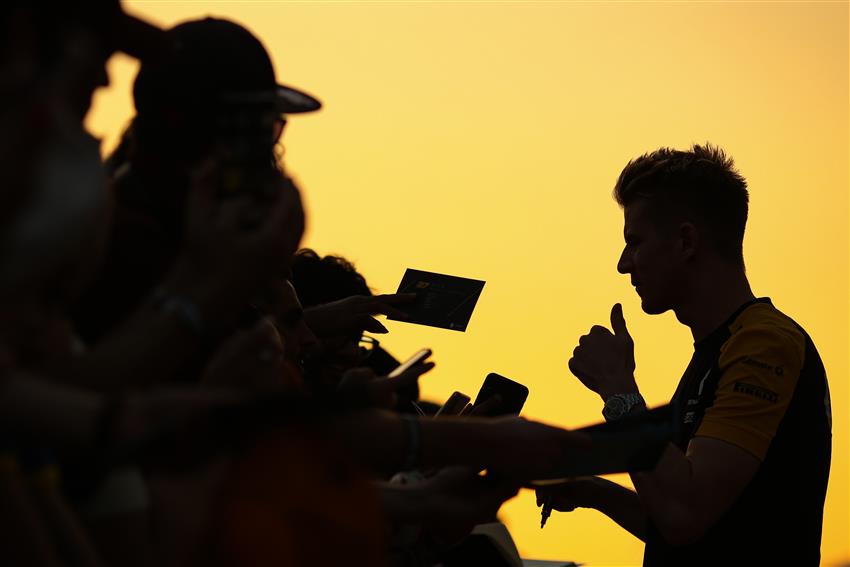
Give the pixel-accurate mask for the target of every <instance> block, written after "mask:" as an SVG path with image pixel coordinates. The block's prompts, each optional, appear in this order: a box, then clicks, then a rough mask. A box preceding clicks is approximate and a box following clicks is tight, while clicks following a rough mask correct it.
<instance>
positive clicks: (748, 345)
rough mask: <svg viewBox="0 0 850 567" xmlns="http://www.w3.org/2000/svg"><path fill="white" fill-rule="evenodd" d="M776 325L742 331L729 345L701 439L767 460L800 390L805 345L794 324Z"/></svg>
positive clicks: (742, 329) (704, 418) (697, 433)
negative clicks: (792, 402)
mask: <svg viewBox="0 0 850 567" xmlns="http://www.w3.org/2000/svg"><path fill="white" fill-rule="evenodd" d="M771 323H774V322H771ZM777 323H778V324H760V325H755V326H750V327H743V328H741V329H739V330H738V331H736V332H735V333H734V334H733V335H732V336H731V337H730V339H729V340H728V341H727V342H726V344H725V345H724V347H723V348H722V349H721V351H720V358H719V361H718V363H719V366H720V372H721V375H720V380H719V382H718V386H717V390H716V394H715V399H714V403H713V405H712V406H711V407H709V408H708V409H707V410H706V412H705V416H704V417H703V421H702V423H701V424H700V427H699V429H698V430H697V432H696V436H698V437H711V438H714V439H720V440H722V441H726V442H727V443H731V444H733V445H735V446H737V447H740V448H742V449H744V450H745V451H747V452H749V453H751V454H753V455H754V456H755V457H757V458H758V459H759V460H764V457H765V455H766V454H767V450H768V448H769V447H770V443H771V441H772V440H773V437H774V436H775V435H776V431H777V429H778V428H779V424H780V423H781V421H782V418H783V417H784V416H785V412H786V411H787V409H788V406H789V404H790V403H791V398H792V397H793V395H794V390H795V389H796V387H797V382H798V381H799V378H800V371H801V369H802V367H803V358H804V356H805V346H806V345H805V337H804V335H803V334H802V333H801V332H800V331H799V330H798V329H796V328H795V327H793V325H791V324H787V325H785V324H783V323H784V322H781V323H779V322H777Z"/></svg>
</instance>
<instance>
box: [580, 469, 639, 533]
mask: <svg viewBox="0 0 850 567" xmlns="http://www.w3.org/2000/svg"><path fill="white" fill-rule="evenodd" d="M592 481H593V483H594V484H595V487H594V489H593V493H594V498H593V500H594V502H593V506H592V508H594V509H596V510H598V511H600V512H602V513H603V514H605V515H606V516H608V517H609V518H611V519H612V520H614V521H615V522H616V523H617V524H618V525H619V526H620V527H621V528H623V529H624V530H626V531H628V532H629V533H630V534H632V535H633V536H635V537H636V538H638V539H640V540H641V541H646V529H647V516H646V511H645V510H644V508H643V506H642V505H641V501H640V497H639V496H638V495H637V493H636V492H634V491H633V490H629V489H628V488H626V487H624V486H620V485H619V484H617V483H615V482H611V481H610V480H606V479H604V478H593V480H592Z"/></svg>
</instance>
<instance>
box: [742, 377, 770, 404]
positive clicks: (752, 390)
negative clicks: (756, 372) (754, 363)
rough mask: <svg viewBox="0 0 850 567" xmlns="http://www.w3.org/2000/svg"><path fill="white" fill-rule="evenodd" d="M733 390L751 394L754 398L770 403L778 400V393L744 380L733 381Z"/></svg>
mask: <svg viewBox="0 0 850 567" xmlns="http://www.w3.org/2000/svg"><path fill="white" fill-rule="evenodd" d="M735 391H736V392H741V393H742V394H746V395H748V396H753V397H754V398H759V399H762V400H765V401H767V402H770V403H772V404H775V403H776V402H777V401H779V394H777V393H776V392H774V391H772V390H768V389H767V388H762V387H760V386H755V385H753V384H747V383H746V382H735Z"/></svg>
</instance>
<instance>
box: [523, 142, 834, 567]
mask: <svg viewBox="0 0 850 567" xmlns="http://www.w3.org/2000/svg"><path fill="white" fill-rule="evenodd" d="M614 194H615V198H616V199H617V202H618V203H619V204H620V205H621V206H622V207H623V211H624V214H625V227H624V236H625V241H626V244H625V248H624V249H623V253H622V255H621V256H620V260H619V262H618V264H617V270H618V271H619V272H620V273H622V274H628V275H629V276H630V277H631V282H632V285H634V286H635V290H636V291H637V294H638V295H639V296H640V298H641V304H642V307H643V310H644V311H645V312H646V313H649V314H651V315H655V314H660V313H664V312H666V311H668V310H671V309H672V310H673V312H674V313H675V314H676V317H677V319H678V320H679V321H680V322H681V323H683V324H684V325H687V326H688V327H689V328H690V329H691V332H692V334H693V337H694V355H693V358H692V359H691V362H690V364H689V365H688V368H687V369H686V370H685V373H684V375H683V376H682V379H681V381H680V382H679V386H678V388H677V389H676V392H675V394H674V395H673V400H674V401H675V402H676V403H677V405H676V407H677V416H676V419H677V421H678V424H679V425H680V433H679V434H678V438H677V439H675V441H674V443H673V444H671V445H669V446H668V448H667V450H666V451H665V453H664V455H663V456H662V458H661V460H660V461H659V463H658V465H657V466H656V468H655V470H654V471H653V472H651V473H639V474H638V473H633V474H632V475H631V476H632V481H633V482H634V485H635V488H636V490H637V492H636V493H635V492H632V491H631V490H627V489H625V488H623V487H620V486H618V485H616V484H614V483H611V482H609V481H606V480H603V479H598V478H590V479H581V480H579V481H576V482H572V483H567V484H564V485H559V486H558V487H553V488H551V489H546V490H543V489H541V490H540V491H539V492H538V501H539V502H540V501H542V500H545V499H549V500H550V503H551V504H552V506H553V507H554V508H555V509H560V510H572V509H574V508H575V507H579V506H580V507H590V508H595V509H597V510H600V511H602V512H603V513H605V514H606V515H608V516H609V517H611V518H612V519H614V520H615V521H616V522H617V523H619V524H620V525H621V526H622V527H624V528H625V529H627V530H629V531H630V532H631V533H633V534H634V535H636V536H637V537H639V538H641V539H642V540H644V541H645V542H646V551H645V555H644V565H653V566H655V565H676V566H679V565H733V564H734V565H771V564H773V565H812V566H816V565H818V563H819V561H820V540H821V526H822V521H823V504H824V498H825V495H826V486H827V479H828V476H829V464H830V452H831V416H830V404H829V390H828V387H827V382H826V374H825V371H824V367H823V364H822V362H821V359H820V357H819V356H818V353H817V351H816V350H815V347H814V345H813V344H812V341H811V339H810V338H809V336H808V335H807V334H806V332H805V331H804V330H803V329H802V328H801V327H800V326H799V325H797V324H796V323H795V322H794V321H792V320H791V319H790V318H789V317H787V316H786V315H784V314H783V313H781V312H780V311H779V310H778V309H776V308H775V307H774V306H773V304H772V303H771V301H770V300H769V299H768V298H756V297H755V296H754V295H753V292H752V291H751V289H750V285H749V283H748V281H747V277H746V274H745V270H744V261H743V253H742V242H743V237H744V227H745V224H746V220H747V204H748V193H747V184H746V181H745V180H744V178H743V177H742V176H741V175H740V174H739V173H738V172H737V171H736V169H735V168H734V165H733V162H732V160H731V159H730V158H728V157H727V156H726V155H725V154H724V153H723V151H722V150H720V149H718V148H715V147H712V146H698V145H695V146H694V147H693V148H692V149H691V150H689V151H677V150H671V149H667V148H662V149H659V150H656V151H654V152H652V153H649V154H646V155H643V156H641V157H639V158H637V159H636V160H633V161H631V162H630V163H629V164H628V165H627V166H626V168H625V169H624V170H623V172H622V173H621V174H620V178H619V179H618V181H617V184H616V186H615V189H614ZM611 326H612V330H613V333H612V332H611V331H609V330H608V329H606V328H604V327H601V326H595V327H593V328H592V329H591V330H590V332H589V334H587V335H585V336H583V337H582V338H581V340H580V341H579V345H578V347H577V348H576V349H575V352H574V354H573V358H572V359H571V360H570V363H569V366H570V370H572V372H573V373H574V374H575V375H576V376H577V377H578V378H579V379H580V380H581V381H582V383H583V384H584V385H585V386H587V387H588V388H590V389H591V390H593V391H594V392H596V393H598V394H599V395H600V396H601V397H602V399H603V400H604V402H605V406H604V409H603V415H604V417H605V418H606V419H607V420H609V421H612V420H616V419H619V418H621V417H622V416H624V415H626V414H628V413H632V412H635V411H641V410H642V409H643V408H645V405H644V402H643V398H642V397H641V396H640V393H639V390H638V386H637V383H636V381H635V377H634V369H635V361H634V344H633V342H632V338H631V336H630V335H629V332H628V330H627V329H626V323H625V320H624V318H623V312H622V308H621V307H620V305H619V304H617V305H615V306H614V308H613V309H612V310H611Z"/></svg>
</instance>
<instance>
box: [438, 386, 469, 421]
mask: <svg viewBox="0 0 850 567" xmlns="http://www.w3.org/2000/svg"><path fill="white" fill-rule="evenodd" d="M467 404H469V396H467V395H466V394H464V393H462V392H454V393H453V394H452V395H451V396H449V399H448V400H446V403H444V404H443V405H442V406H441V407H440V409H438V410H437V413H435V414H434V417H440V416H441V415H460V414H461V412H462V411H463V410H464V409H466V406H467Z"/></svg>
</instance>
